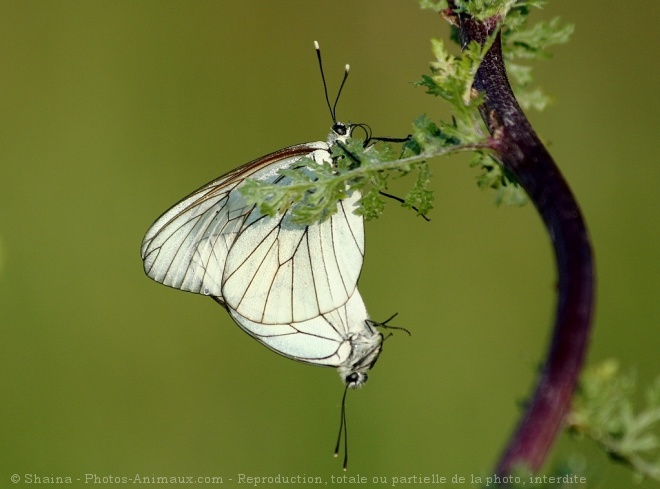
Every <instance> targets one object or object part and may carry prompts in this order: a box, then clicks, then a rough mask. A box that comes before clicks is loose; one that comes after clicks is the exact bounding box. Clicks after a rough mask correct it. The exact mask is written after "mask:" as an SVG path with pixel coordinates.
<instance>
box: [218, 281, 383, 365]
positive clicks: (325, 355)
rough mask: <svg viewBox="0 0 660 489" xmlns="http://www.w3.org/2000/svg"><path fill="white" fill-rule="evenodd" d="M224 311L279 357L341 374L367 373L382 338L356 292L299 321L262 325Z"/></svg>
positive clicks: (377, 352) (232, 312) (230, 311)
mask: <svg viewBox="0 0 660 489" xmlns="http://www.w3.org/2000/svg"><path fill="white" fill-rule="evenodd" d="M228 311H229V314H231V317H232V318H233V319H234V321H236V324H238V325H239V326H240V327H241V328H242V329H243V330H245V331H246V332H247V333H248V334H250V335H251V336H252V337H254V338H256V339H257V340H259V341H260V342H261V343H263V344H264V345H266V346H267V347H269V348H270V349H272V350H274V351H275V352H277V353H279V354H280V355H284V356H286V357H289V358H292V359H294V360H298V361H301V362H305V363H311V364H315V365H326V366H331V367H337V368H339V369H340V373H342V375H344V374H349V373H353V372H356V371H361V372H363V371H366V370H368V369H369V368H371V366H372V365H373V364H374V363H375V361H376V358H377V357H378V355H379V353H380V350H381V344H382V341H383V337H382V335H381V334H380V333H379V332H378V331H376V330H375V329H374V328H373V326H372V325H371V322H370V321H369V316H368V314H367V310H366V308H365V306H364V302H363V300H362V297H361V296H360V293H359V291H358V290H357V289H355V290H354V292H353V294H352V295H351V297H350V298H349V300H348V301H347V302H346V303H345V304H344V305H342V306H341V307H339V308H337V309H335V310H333V311H330V312H328V313H325V314H321V315H319V316H317V317H314V318H312V319H308V320H306V321H301V322H292V323H288V324H262V323H258V322H254V321H250V320H249V319H247V318H245V317H243V316H241V315H240V314H239V313H238V312H236V311H234V310H232V309H231V308H228Z"/></svg>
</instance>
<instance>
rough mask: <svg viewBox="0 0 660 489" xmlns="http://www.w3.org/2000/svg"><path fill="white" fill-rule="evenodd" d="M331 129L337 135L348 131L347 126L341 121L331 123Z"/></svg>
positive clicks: (344, 134) (343, 134)
mask: <svg viewBox="0 0 660 489" xmlns="http://www.w3.org/2000/svg"><path fill="white" fill-rule="evenodd" d="M332 131H333V132H334V133H335V134H336V135H337V136H346V134H347V133H348V128H347V127H346V124H344V123H343V122H335V123H334V124H333V125H332Z"/></svg>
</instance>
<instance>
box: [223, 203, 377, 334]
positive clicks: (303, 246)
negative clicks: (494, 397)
mask: <svg viewBox="0 0 660 489" xmlns="http://www.w3.org/2000/svg"><path fill="white" fill-rule="evenodd" d="M359 197H360V195H359V194H358V193H357V192H354V193H353V194H352V195H350V196H349V197H348V198H346V199H344V200H343V201H341V202H339V204H338V209H337V213H335V214H333V215H332V216H331V217H330V218H328V219H326V220H325V221H323V222H321V223H315V224H313V225H310V226H301V225H299V224H296V223H294V222H292V221H291V216H290V214H289V213H285V214H284V215H283V216H277V217H276V218H274V219H252V216H251V217H250V218H248V219H247V221H246V223H245V226H244V229H242V230H241V232H240V233H239V235H238V237H237V238H236V240H235V242H234V244H233V246H232V248H231V250H230V252H229V256H228V257H227V261H226V266H225V271H224V278H223V289H222V293H223V294H222V295H223V297H224V299H225V301H226V302H227V305H228V306H229V307H230V308H231V309H233V310H235V311H236V312H237V313H238V314H240V315H241V316H243V317H245V318H247V319H249V320H251V321H255V322H258V323H269V324H270V323H274V324H283V323H292V322H301V321H305V320H308V319H311V318H313V317H316V316H319V315H320V314H325V313H329V312H331V311H334V310H335V309H337V308H338V307H340V306H342V305H343V304H345V303H346V302H347V301H348V299H349V298H350V297H351V295H352V294H353V291H354V290H355V287H356V285H357V280H358V277H359V274H360V270H361V269H362V262H363V259H364V223H363V220H362V217H361V216H358V215H356V214H354V213H353V211H354V210H355V208H356V206H357V201H358V200H359Z"/></svg>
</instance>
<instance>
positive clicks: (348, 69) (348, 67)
mask: <svg viewBox="0 0 660 489" xmlns="http://www.w3.org/2000/svg"><path fill="white" fill-rule="evenodd" d="M350 70H351V65H346V73H348V72H349V71H350Z"/></svg>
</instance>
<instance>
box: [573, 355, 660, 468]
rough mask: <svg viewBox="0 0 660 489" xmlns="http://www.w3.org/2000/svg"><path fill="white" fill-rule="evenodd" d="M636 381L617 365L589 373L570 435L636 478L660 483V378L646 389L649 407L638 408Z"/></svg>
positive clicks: (578, 395)
mask: <svg viewBox="0 0 660 489" xmlns="http://www.w3.org/2000/svg"><path fill="white" fill-rule="evenodd" d="M635 384H636V381H635V378H634V376H633V375H631V374H622V373H621V372H620V369H619V364H618V362H617V361H616V360H608V361H605V362H603V363H601V364H599V365H595V366H593V367H591V368H589V369H587V370H585V371H584V373H583V375H582V380H581V383H580V387H579V389H578V391H577V393H576V396H575V399H574V401H573V410H572V412H571V414H570V415H569V417H568V429H569V432H571V433H573V434H575V435H577V436H580V437H585V438H589V439H591V440H593V441H595V442H596V443H597V444H598V445H599V446H601V447H602V448H603V449H604V450H605V452H606V453H607V454H608V455H609V456H610V458H611V459H612V460H614V461H616V462H619V463H622V464H625V465H627V466H629V467H630V468H631V469H632V471H633V473H634V474H635V476H636V477H637V478H650V479H655V480H658V481H660V377H658V378H657V379H656V380H655V382H654V383H653V384H652V385H651V386H650V387H648V388H647V390H646V393H645V406H644V408H642V409H636V408H635V402H634V401H633V399H634V395H635V387H636V385H635Z"/></svg>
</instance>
